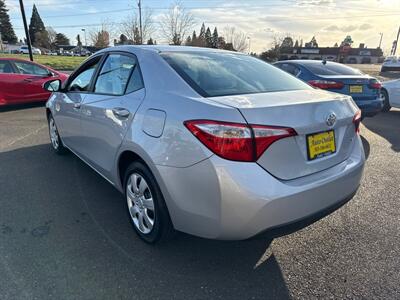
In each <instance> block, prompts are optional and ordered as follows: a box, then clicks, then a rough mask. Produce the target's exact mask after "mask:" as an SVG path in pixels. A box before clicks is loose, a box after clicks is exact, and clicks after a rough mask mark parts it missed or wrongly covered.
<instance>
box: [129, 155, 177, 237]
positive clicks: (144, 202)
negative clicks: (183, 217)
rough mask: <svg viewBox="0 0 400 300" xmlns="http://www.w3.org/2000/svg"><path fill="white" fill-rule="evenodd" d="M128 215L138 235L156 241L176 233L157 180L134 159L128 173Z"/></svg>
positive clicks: (145, 167)
mask: <svg viewBox="0 0 400 300" xmlns="http://www.w3.org/2000/svg"><path fill="white" fill-rule="evenodd" d="M124 182H125V184H124V187H125V188H124V189H125V198H126V202H127V205H128V214H129V217H130V219H131V223H132V225H133V228H134V229H135V231H136V233H137V234H138V236H139V237H140V238H141V239H142V240H144V241H145V242H147V243H150V244H155V243H157V242H163V241H167V240H169V239H171V238H172V237H173V236H174V233H175V230H174V228H173V225H172V222H171V218H170V216H169V213H168V209H167V206H166V204H165V201H164V198H163V195H162V193H161V190H160V188H159V186H158V184H157V181H156V179H155V178H154V176H153V174H152V173H151V171H150V170H149V168H148V167H147V166H145V165H144V164H143V163H141V162H133V163H132V164H130V165H129V167H128V169H127V171H126V172H125V181H124Z"/></svg>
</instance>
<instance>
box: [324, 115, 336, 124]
mask: <svg viewBox="0 0 400 300" xmlns="http://www.w3.org/2000/svg"><path fill="white" fill-rule="evenodd" d="M335 123H336V115H335V113H330V114H329V115H328V117H327V118H326V125H328V126H329V127H332V126H333V125H335Z"/></svg>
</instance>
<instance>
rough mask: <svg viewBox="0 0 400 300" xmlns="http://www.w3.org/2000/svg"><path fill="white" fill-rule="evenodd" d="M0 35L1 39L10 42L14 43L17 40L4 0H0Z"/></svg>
mask: <svg viewBox="0 0 400 300" xmlns="http://www.w3.org/2000/svg"><path fill="white" fill-rule="evenodd" d="M0 35H1V39H2V40H3V41H7V42H8V43H10V44H14V43H16V42H17V41H18V38H17V36H16V35H15V32H14V28H13V27H12V24H11V22H10V16H9V15H8V9H7V8H6V4H5V3H4V0H0Z"/></svg>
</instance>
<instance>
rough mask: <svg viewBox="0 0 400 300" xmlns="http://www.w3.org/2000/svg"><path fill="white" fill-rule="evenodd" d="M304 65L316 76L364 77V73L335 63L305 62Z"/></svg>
mask: <svg viewBox="0 0 400 300" xmlns="http://www.w3.org/2000/svg"><path fill="white" fill-rule="evenodd" d="M302 64H303V65H304V67H306V68H307V69H308V70H309V71H310V72H312V73H314V74H316V75H322V76H324V75H363V73H362V72H361V71H359V70H357V69H353V68H350V67H348V66H345V65H342V64H338V63H334V62H326V64H323V63H322V62H312V63H307V62H305V63H302Z"/></svg>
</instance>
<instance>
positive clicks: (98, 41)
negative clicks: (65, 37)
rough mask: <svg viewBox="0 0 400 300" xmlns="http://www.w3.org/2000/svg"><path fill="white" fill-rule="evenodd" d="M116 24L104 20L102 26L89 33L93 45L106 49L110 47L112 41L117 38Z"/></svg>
mask: <svg viewBox="0 0 400 300" xmlns="http://www.w3.org/2000/svg"><path fill="white" fill-rule="evenodd" d="M115 32H116V30H115V24H114V23H112V22H109V21H107V20H103V21H102V23H101V25H100V26H99V27H98V28H97V29H94V30H92V31H90V32H89V39H90V41H91V44H92V45H93V46H95V47H98V48H106V47H108V46H110V41H112V40H113V38H114V37H115Z"/></svg>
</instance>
